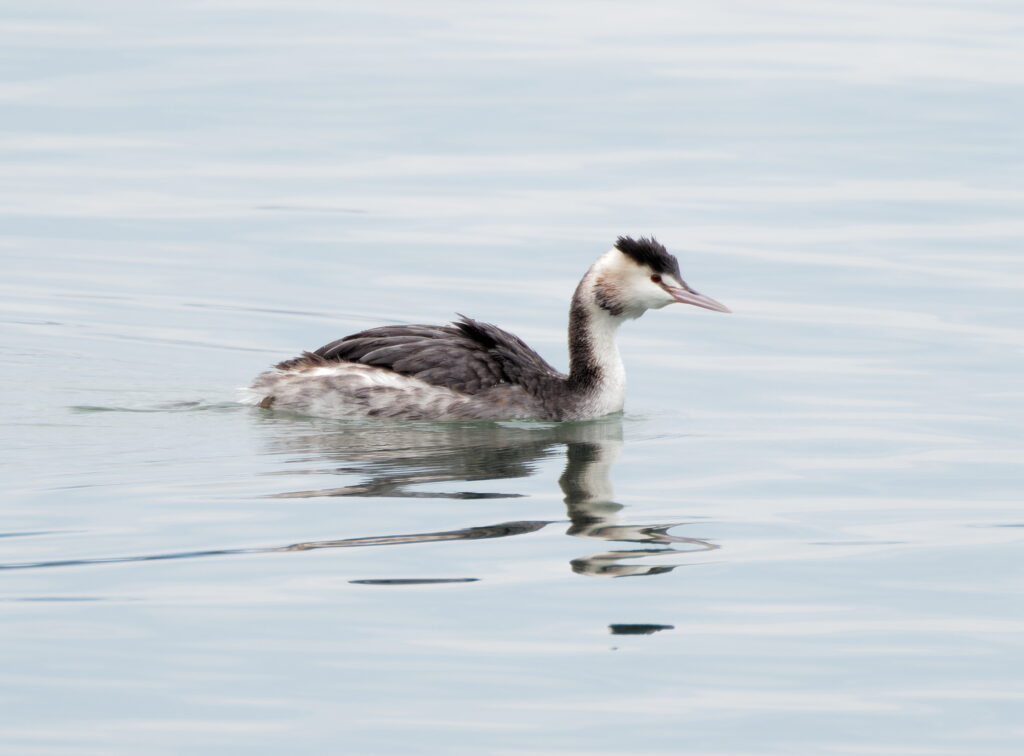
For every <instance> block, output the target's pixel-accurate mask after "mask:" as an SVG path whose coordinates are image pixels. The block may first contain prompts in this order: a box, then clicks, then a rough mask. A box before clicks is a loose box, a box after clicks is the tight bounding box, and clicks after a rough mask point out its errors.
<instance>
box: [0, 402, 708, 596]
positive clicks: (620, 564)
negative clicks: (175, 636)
mask: <svg viewBox="0 0 1024 756" xmlns="http://www.w3.org/2000/svg"><path fill="white" fill-rule="evenodd" d="M263 422H266V423H268V424H269V425H270V426H271V427H270V428H269V430H270V431H271V433H270V441H269V449H268V452H269V453H271V454H274V455H282V456H286V457H287V458H288V463H289V466H291V465H292V464H294V465H296V466H297V465H299V464H306V463H309V462H311V461H312V462H315V463H316V465H317V466H315V467H309V468H304V469H301V470H296V469H290V470H287V471H282V473H281V474H287V475H289V476H294V475H301V474H311V475H313V474H315V475H323V474H325V473H328V474H343V475H352V474H356V475H359V476H360V477H361V479H362V480H361V482H359V483H357V484H354V485H346V486H341V487H337V488H322V489H314V490H300V491H290V492H284V493H276V494H271V497H272V498H280V499H295V498H313V497H335V496H355V497H374V498H376V497H415V498H429V499H437V498H451V499H497V498H515V497H519V496H522V494H519V493H494V492H478V491H467V490H459V491H452V492H437V491H423V490H418V489H416V488H415V486H417V485H421V484H425V483H431V484H436V483H443V482H450V481H459V482H464V483H468V482H473V481H482V480H498V479H513V478H523V477H528V476H529V475H532V474H533V472H534V470H535V468H536V466H537V464H538V462H540V461H541V460H544V459H546V458H550V457H552V456H555V455H557V454H558V453H559V452H560V450H561V447H562V446H565V447H566V459H567V462H566V466H565V471H564V472H563V473H562V476H561V477H560V478H559V481H558V482H559V485H560V486H561V488H562V492H563V493H564V497H565V498H564V501H565V504H566V507H567V509H568V517H569V528H568V530H567V531H566V532H567V533H568V534H569V535H572V536H576V537H579V538H589V539H596V540H600V541H612V542H616V543H628V544H645V545H646V548H629V549H617V550H613V551H606V552H602V553H597V554H592V555H588V556H582V557H578V558H576V559H573V560H571V561H570V564H571V566H572V570H573V571H574V572H576V573H578V574H581V575H592V576H599V577H624V576H630V575H656V574H661V573H665V572H670V571H671V570H673V569H674V568H675V567H677V566H679V565H680V564H681V562H679V561H675V560H678V559H679V558H680V557H682V556H684V555H685V554H686V553H688V552H696V551H710V550H713V549H717V548H718V546H717V545H716V544H713V543H710V542H708V541H705V540H701V539H697V538H683V537H680V536H675V535H671V534H669V532H668V531H669V530H670V529H671V528H675V527H679V526H681V525H683V524H684V523H668V524H662V525H629V524H625V523H621V522H619V519H618V518H619V513H620V511H621V510H622V505H621V504H618V503H616V502H615V501H614V500H613V493H612V486H611V481H610V478H609V472H610V470H611V467H612V464H613V463H614V461H615V458H616V457H617V456H618V452H619V449H620V448H621V446H622V421H621V418H618V417H613V418H603V419H600V420H593V421H589V422H584V423H561V424H554V423H552V424H543V423H535V422H523V423H493V422H467V423H409V422H405V423H402V422H393V423H385V422H348V423H340V422H338V421H326V420H325V421H321V420H316V419H311V418H299V417H289V416H282V415H277V416H272V417H267V418H266V419H265V420H264V421H263ZM324 462H329V463H339V464H340V466H332V467H329V468H326V469H324V468H323V467H320V465H322V464H323V463H324ZM554 522H563V523H564V522H565V521H564V520H559V521H552V520H518V521H513V522H502V523H497V524H489V525H474V526H470V527H465V528H459V529H456V530H448V531H438V532H427V533H406V534H398V535H379V536H363V537H357V538H343V539H336V540H323V541H307V542H303V543H294V544H288V545H285V546H271V547H257V548H241V549H208V550H203V551H187V552H171V553H162V554H146V555H134V556H118V557H101V558H94V559H65V560H51V561H46V562H27V563H17V564H0V570H15V569H33V568H42V567H65V566H75V565H88V564H116V563H123V562H149V561H162V560H172V559H192V558H198V557H211V556H229V555H237V554H259V553H271V552H293V551H311V550H314V549H330V548H354V547H365V546H390V545H408V544H417V543H437V542H440V541H470V540H480V539H487V538H505V537H508V536H515V535H524V534H527V533H532V532H536V531H538V530H540V529H541V528H544V527H546V526H548V525H551V524H553V523H554ZM667 560H672V561H668V563H665V562H666V561H667ZM652 562H657V563H652ZM475 580H476V578H387V579H379V580H353V581H352V582H353V583H360V584H372V585H410V584H425V583H452V582H473V581H475Z"/></svg>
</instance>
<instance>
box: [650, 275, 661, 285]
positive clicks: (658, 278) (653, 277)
mask: <svg viewBox="0 0 1024 756" xmlns="http://www.w3.org/2000/svg"><path fill="white" fill-rule="evenodd" d="M651 280H652V281H654V283H661V276H660V275H658V274H657V273H655V274H654V275H653V276H651Z"/></svg>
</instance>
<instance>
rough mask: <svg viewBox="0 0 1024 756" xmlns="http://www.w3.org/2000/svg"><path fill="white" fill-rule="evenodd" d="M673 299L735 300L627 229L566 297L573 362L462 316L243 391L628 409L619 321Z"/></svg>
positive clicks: (332, 399)
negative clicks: (562, 367) (565, 368)
mask: <svg viewBox="0 0 1024 756" xmlns="http://www.w3.org/2000/svg"><path fill="white" fill-rule="evenodd" d="M673 302H682V303H684V304H692V305H697V306H698V307H705V308H707V309H709V310H717V311H718V312H729V309H728V308H727V307H726V306H725V305H723V304H721V303H719V302H716V301H715V300H714V299H712V298H711V297H706V296H704V295H703V294H698V293H697V292H695V291H694V290H693V289H691V288H690V287H689V286H688V285H687V284H686V282H685V281H684V280H683V278H682V276H681V275H680V273H679V262H678V261H677V260H676V258H675V257H673V256H672V255H670V254H669V253H668V251H667V250H666V249H665V247H663V246H662V245H661V244H659V243H658V242H657V241H656V240H655V239H653V238H649V239H648V238H643V237H641V238H640V239H632V238H630V237H628V236H620V237H619V238H618V240H616V242H615V246H614V247H612V248H611V249H610V250H608V252H606V253H605V254H603V255H601V257H599V258H598V259H597V261H596V262H595V263H594V264H593V265H591V266H590V269H589V270H588V271H587V272H586V275H584V276H583V279H582V280H581V281H580V283H579V286H577V287H576V293H575V294H573V297H572V306H571V307H570V309H569V374H568V375H563V374H562V373H559V372H558V371H557V370H555V369H554V368H553V367H551V365H549V364H548V363H547V362H545V361H544V359H543V358H542V357H541V356H540V355H539V354H537V353H536V352H535V351H533V350H532V349H530V347H528V346H527V345H526V344H525V343H523V341H522V339H520V338H519V337H518V336H514V335H512V334H511V333H509V332H508V331H503V330H502V329H500V328H498V327H497V326H494V325H491V324H490V323H481V322H480V321H477V320H473V319H472V318H467V317H465V316H464V315H460V316H459V317H460V319H459V320H458V321H456V322H454V323H453V324H452V325H444V326H433V325H400V326H382V327H380V328H371V329H369V330H367V331H360V332H359V333H354V334H352V335H351V336H346V337H345V338H343V339H338V340H337V341H332V342H331V343H330V344H327V345H326V346H322V347H320V348H319V349H317V350H316V351H315V352H304V353H303V354H302V355H301V356H299V357H296V358H295V359H291V360H286V361H284V362H281V363H279V364H278V365H276V366H275V367H274V368H273V369H272V370H268V371H267V372H265V373H261V374H260V375H259V376H257V377H256V380H255V381H254V382H253V384H252V386H251V387H250V388H249V390H248V391H249V396H248V401H249V402H250V403H252V404H256V405H257V406H259V407H263V408H264V409H269V408H274V409H282V410H288V411H292V412H299V413H302V414H306V415H318V416H324V417H391V418H403V419H407V420H506V419H529V420H555V421H565V420H590V419H592V418H595V417H600V416H602V415H607V414H610V413H612V412H618V411H620V410H621V409H622V405H623V402H624V399H625V392H626V372H625V369H624V368H623V366H622V358H621V357H620V356H619V349H618V347H617V346H616V344H615V333H616V331H618V329H619V326H620V325H622V323H623V322H624V321H626V320H631V319H634V318H639V317H640V316H641V315H643V314H644V313H645V312H646V311H647V310H654V309H660V308H662V307H665V306H666V305H670V304H672V303H673Z"/></svg>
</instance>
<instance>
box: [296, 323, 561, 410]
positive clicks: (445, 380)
mask: <svg viewBox="0 0 1024 756" xmlns="http://www.w3.org/2000/svg"><path fill="white" fill-rule="evenodd" d="M459 317H460V320H458V321H456V322H455V323H454V324H453V325H450V326H430V325H406V326H382V327H380V328H371V329H369V330H367V331H360V332H359V333H354V334H352V335H351V336H346V337H345V338H343V339H338V340H337V341H332V342H331V343H330V344H327V345H325V346H322V347H320V348H319V349H317V350H316V351H315V352H307V353H306V354H305V355H303V356H302V357H299V358H297V359H294V360H288V361H287V362H282V363H281V364H280V365H278V368H280V369H284V370H286V369H289V368H294V367H298V366H300V365H303V364H325V363H330V362H342V361H344V362H361V363H363V364H364V365H374V366H376V367H380V368H386V369H388V370H393V371H394V372H396V373H400V374H401V375H408V376H413V377H415V378H419V379H420V380H422V381H425V382H427V383H430V384H433V385H435V386H445V387H447V388H450V389H454V390H455V391H460V392H462V393H465V394H478V393H480V392H482V391H486V390H487V389H489V388H492V387H494V386H497V385H499V384H503V383H504V384H514V385H520V386H523V387H524V388H526V389H527V390H528V391H531V393H533V392H535V391H537V390H538V389H540V388H541V386H542V384H545V383H550V382H551V381H552V380H561V379H563V378H564V376H562V375H561V373H559V372H558V371H557V370H555V369H554V368H553V367H551V365H549V364H548V363H547V362H545V361H544V358H542V357H541V356H540V355H539V354H537V353H536V352H535V351H533V350H532V349H530V347H528V346H527V345H526V344H525V343H524V342H523V340H522V339H520V338H519V337H517V336H514V335H512V334H511V333H509V332H508V331H505V330H502V329H501V328H498V327H497V326H494V325H491V324H490V323H481V322H480V321H478V320H473V319H472V318H467V317H466V316H464V315H460V316H459Z"/></svg>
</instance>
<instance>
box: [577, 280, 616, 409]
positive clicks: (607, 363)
mask: <svg viewBox="0 0 1024 756" xmlns="http://www.w3.org/2000/svg"><path fill="white" fill-rule="evenodd" d="M594 277H595V276H594V271H593V270H591V272H589V273H588V274H587V275H586V276H584V278H583V280H582V281H580V285H579V287H577V289H576V294H575V295H574V296H573V299H572V309H571V310H570V312H569V385H570V387H571V388H572V390H573V391H574V393H576V394H577V395H578V396H579V398H580V405H581V406H580V407H579V414H580V416H585V417H598V416H600V415H607V414H608V413H610V412H618V411H620V410H621V409H622V407H623V404H624V402H625V397H626V369H625V367H624V366H623V364H622V357H621V356H620V355H619V347H618V344H617V343H616V341H615V334H616V332H617V331H618V330H619V326H620V325H622V323H623V321H624V320H626V318H625V317H623V316H620V315H612V314H611V313H610V312H609V311H608V310H606V309H604V308H602V307H601V306H600V305H599V304H598V303H597V299H596V297H595V296H594Z"/></svg>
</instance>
